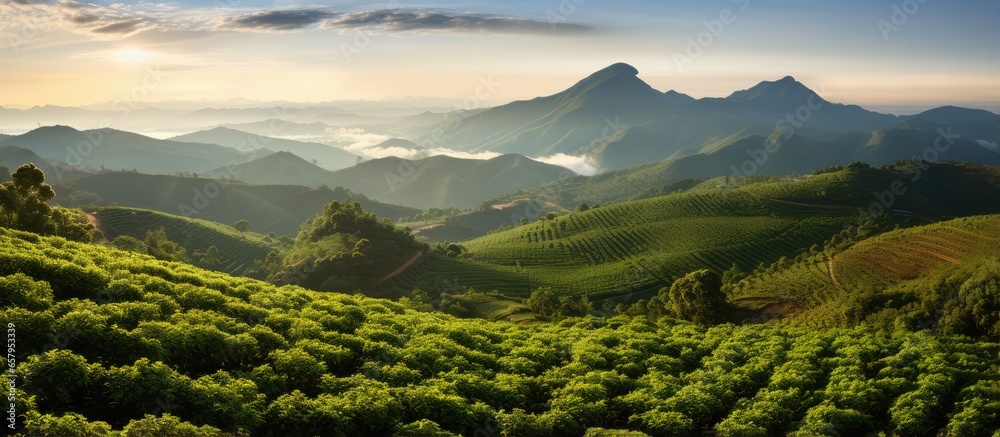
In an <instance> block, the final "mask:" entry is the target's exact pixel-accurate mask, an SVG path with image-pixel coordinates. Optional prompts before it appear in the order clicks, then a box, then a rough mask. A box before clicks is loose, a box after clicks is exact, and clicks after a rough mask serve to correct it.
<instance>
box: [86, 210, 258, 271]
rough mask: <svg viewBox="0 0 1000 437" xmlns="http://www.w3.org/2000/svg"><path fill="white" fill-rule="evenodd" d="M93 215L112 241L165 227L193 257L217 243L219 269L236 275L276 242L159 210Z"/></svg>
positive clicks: (141, 236) (138, 236)
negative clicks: (219, 259) (220, 259)
mask: <svg viewBox="0 0 1000 437" xmlns="http://www.w3.org/2000/svg"><path fill="white" fill-rule="evenodd" d="M93 215H94V216H95V217H96V218H97V220H98V221H99V222H100V229H101V231H102V232H104V235H105V236H106V237H107V238H108V239H109V240H114V239H115V238H117V237H118V236H121V235H128V236H131V237H135V238H138V239H140V240H141V239H143V238H145V235H146V231H149V230H154V229H158V228H161V227H162V228H163V229H164V230H165V231H166V233H167V238H169V239H170V240H171V241H174V242H177V243H178V244H180V245H182V246H184V248H185V249H187V251H188V255H189V256H190V255H191V254H193V253H194V252H195V251H199V250H205V249H208V248H209V247H210V246H215V247H216V249H218V250H219V256H220V257H221V258H222V266H221V267H220V268H219V269H218V270H219V271H223V272H226V273H229V274H233V275H240V274H243V273H244V272H245V271H246V270H247V269H248V268H251V267H253V265H254V260H263V259H264V258H266V257H267V254H268V253H269V252H271V251H272V250H273V248H274V246H275V244H276V243H277V242H271V241H268V239H267V237H265V236H263V235H260V234H257V233H254V232H238V231H236V230H235V229H233V228H231V227H229V226H226V225H222V224H219V223H215V222H210V221H208V220H201V219H192V218H187V217H181V216H177V215H172V214H166V213H162V212H157V211H150V210H144V209H135V208H121V207H107V208H99V209H97V210H96V211H94V213H93Z"/></svg>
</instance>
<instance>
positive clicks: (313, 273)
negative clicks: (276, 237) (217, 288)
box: [269, 201, 427, 290]
mask: <svg viewBox="0 0 1000 437" xmlns="http://www.w3.org/2000/svg"><path fill="white" fill-rule="evenodd" d="M426 250H427V247H426V245H424V244H421V243H418V242H417V241H416V240H414V238H413V236H412V235H410V233H409V232H408V231H407V230H406V229H404V228H397V227H396V226H394V225H393V224H392V222H390V221H389V220H387V219H384V220H382V221H378V220H377V219H376V218H375V215H374V214H371V213H367V212H365V211H363V210H362V209H361V205H360V204H359V203H357V202H351V203H348V204H341V203H340V202H337V201H334V202H331V203H330V204H328V205H326V206H325V207H324V208H323V213H322V214H320V215H318V216H316V218H314V219H312V220H311V221H309V222H307V223H306V224H305V225H303V229H302V231H301V232H300V233H299V235H298V237H296V239H295V243H294V244H293V245H292V247H290V248H289V249H287V250H286V251H285V252H284V254H283V255H282V258H283V259H282V261H281V264H280V266H278V265H275V266H274V267H272V268H274V271H272V273H271V275H270V277H269V279H270V280H271V281H273V282H276V283H279V284H297V285H302V286H304V287H306V288H310V289H313V290H354V289H358V288H361V287H363V286H370V285H372V284H374V283H376V282H377V281H378V280H379V279H381V278H382V277H383V276H384V275H386V274H388V273H389V272H391V271H392V270H393V269H395V268H396V266H399V265H402V264H403V263H404V262H406V260H407V259H409V258H410V257H412V256H413V255H414V253H416V252H417V251H426Z"/></svg>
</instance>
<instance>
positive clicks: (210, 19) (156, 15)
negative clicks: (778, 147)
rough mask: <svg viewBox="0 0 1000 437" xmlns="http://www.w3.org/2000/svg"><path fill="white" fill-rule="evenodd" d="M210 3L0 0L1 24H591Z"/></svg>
mask: <svg viewBox="0 0 1000 437" xmlns="http://www.w3.org/2000/svg"><path fill="white" fill-rule="evenodd" d="M221 13H222V16H221V17H220V10H219V9H218V8H216V9H208V8H205V7H200V8H199V7H187V8H182V7H180V6H178V5H177V4H175V3H152V2H144V1H140V2H137V3H112V4H110V5H107V6H105V5H102V4H98V3H86V2H81V1H77V0H8V1H7V2H3V1H0V14H2V15H3V16H5V17H7V18H8V19H6V20H3V21H2V22H0V32H2V31H3V30H5V29H8V30H11V29H13V30H15V31H20V28H22V27H24V26H25V23H29V24H30V26H31V27H32V28H37V29H63V30H68V31H70V32H74V33H80V34H87V35H91V36H93V37H95V38H98V39H120V38H124V37H127V36H131V35H134V34H137V33H141V32H144V31H147V30H152V29H161V30H171V31H208V32H227V31H240V32H260V33H268V32H302V31H308V30H313V29H323V30H327V31H333V32H338V33H347V32H355V31H365V32H370V33H379V32H381V33H411V34H429V33H437V34H441V33H453V34H495V35H566V34H569V35H573V34H577V33H581V32H587V31H591V30H594V28H593V27H591V26H588V25H584V24H574V23H566V22H560V23H559V32H553V30H554V29H555V28H554V27H553V25H552V23H551V22H549V21H544V20H536V19H531V18H524V17H516V16H507V15H493V14H484V13H476V12H456V11H450V10H443V9H430V8H413V9H377V10H362V11H336V10H334V9H332V8H331V7H312V8H304V9H303V8H300V9H271V10H261V11H257V12H252V13H247V12H246V10H242V11H240V10H232V11H228V12H227V11H221Z"/></svg>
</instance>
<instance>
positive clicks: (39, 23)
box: [0, 0, 179, 39]
mask: <svg viewBox="0 0 1000 437" xmlns="http://www.w3.org/2000/svg"><path fill="white" fill-rule="evenodd" d="M8 5H9V6H8ZM0 15H3V16H5V17H7V16H9V17H10V19H9V20H4V21H3V22H0V32H2V31H4V30H5V29H6V30H8V31H13V32H14V33H24V32H25V30H24V29H30V30H31V32H32V34H34V32H39V31H46V30H52V29H62V30H66V31H69V32H73V33H79V34H87V35H91V36H93V37H95V38H97V39H119V38H124V37H126V36H129V35H133V34H136V33H139V32H142V31H144V30H149V29H153V28H156V27H157V24H156V23H157V21H160V20H167V21H170V20H176V19H177V18H179V17H175V16H173V15H172V14H171V13H170V12H169V9H168V8H167V7H165V6H164V5H158V4H152V3H144V2H139V3H137V4H133V5H129V4H124V3H116V4H113V5H111V6H102V5H99V4H95V3H83V2H78V1H75V0H14V1H13V2H12V3H7V4H0ZM177 24H178V23H174V25H175V26H176V25H177Z"/></svg>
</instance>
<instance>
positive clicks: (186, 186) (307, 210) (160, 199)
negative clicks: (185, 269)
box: [54, 172, 418, 235]
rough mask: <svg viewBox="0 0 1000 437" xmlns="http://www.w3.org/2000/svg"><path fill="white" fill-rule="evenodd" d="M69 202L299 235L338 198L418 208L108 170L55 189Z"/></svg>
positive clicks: (375, 208) (386, 213)
mask: <svg viewBox="0 0 1000 437" xmlns="http://www.w3.org/2000/svg"><path fill="white" fill-rule="evenodd" d="M54 188H55V189H56V192H57V193H59V197H57V198H56V201H57V202H59V203H60V204H62V205H63V206H81V205H104V206H110V205H112V204H116V205H118V206H128V207H135V208H142V209H151V210H155V211H161V212H165V213H168V214H178V215H192V216H194V217H198V218H203V219H206V220H211V221H214V222H218V223H222V224H225V225H231V224H233V223H234V222H236V221H237V220H243V219H245V220H249V221H250V222H251V223H252V224H253V228H252V229H253V230H254V231H256V232H261V233H267V232H272V231H273V232H275V233H278V234H291V235H295V234H297V233H298V231H299V229H300V227H301V226H302V223H304V222H305V221H306V220H308V219H311V218H313V217H314V216H315V215H316V214H319V212H320V211H322V210H323V206H324V205H326V204H327V203H330V202H331V201H333V200H340V201H341V202H349V201H352V200H356V201H358V202H360V203H361V204H362V207H364V208H365V210H366V211H369V212H373V213H375V214H376V215H378V216H379V218H389V219H392V220H395V219H397V218H399V217H405V216H411V215H414V214H416V213H417V212H418V211H417V210H415V209H412V208H406V207H402V206H396V205H387V204H384V203H380V202H376V201H372V200H369V199H367V198H365V197H363V196H359V195H357V194H355V193H350V192H348V191H346V190H343V189H336V188H334V189H313V188H308V187H303V186H296V185H250V184H245V183H238V182H225V181H220V180H214V179H208V178H191V177H178V176H163V175H144V174H137V173H128V172H124V173H103V174H98V175H94V176H90V177H86V178H82V179H78V180H75V181H73V182H70V183H67V184H57V185H56V186H55V187H54Z"/></svg>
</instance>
